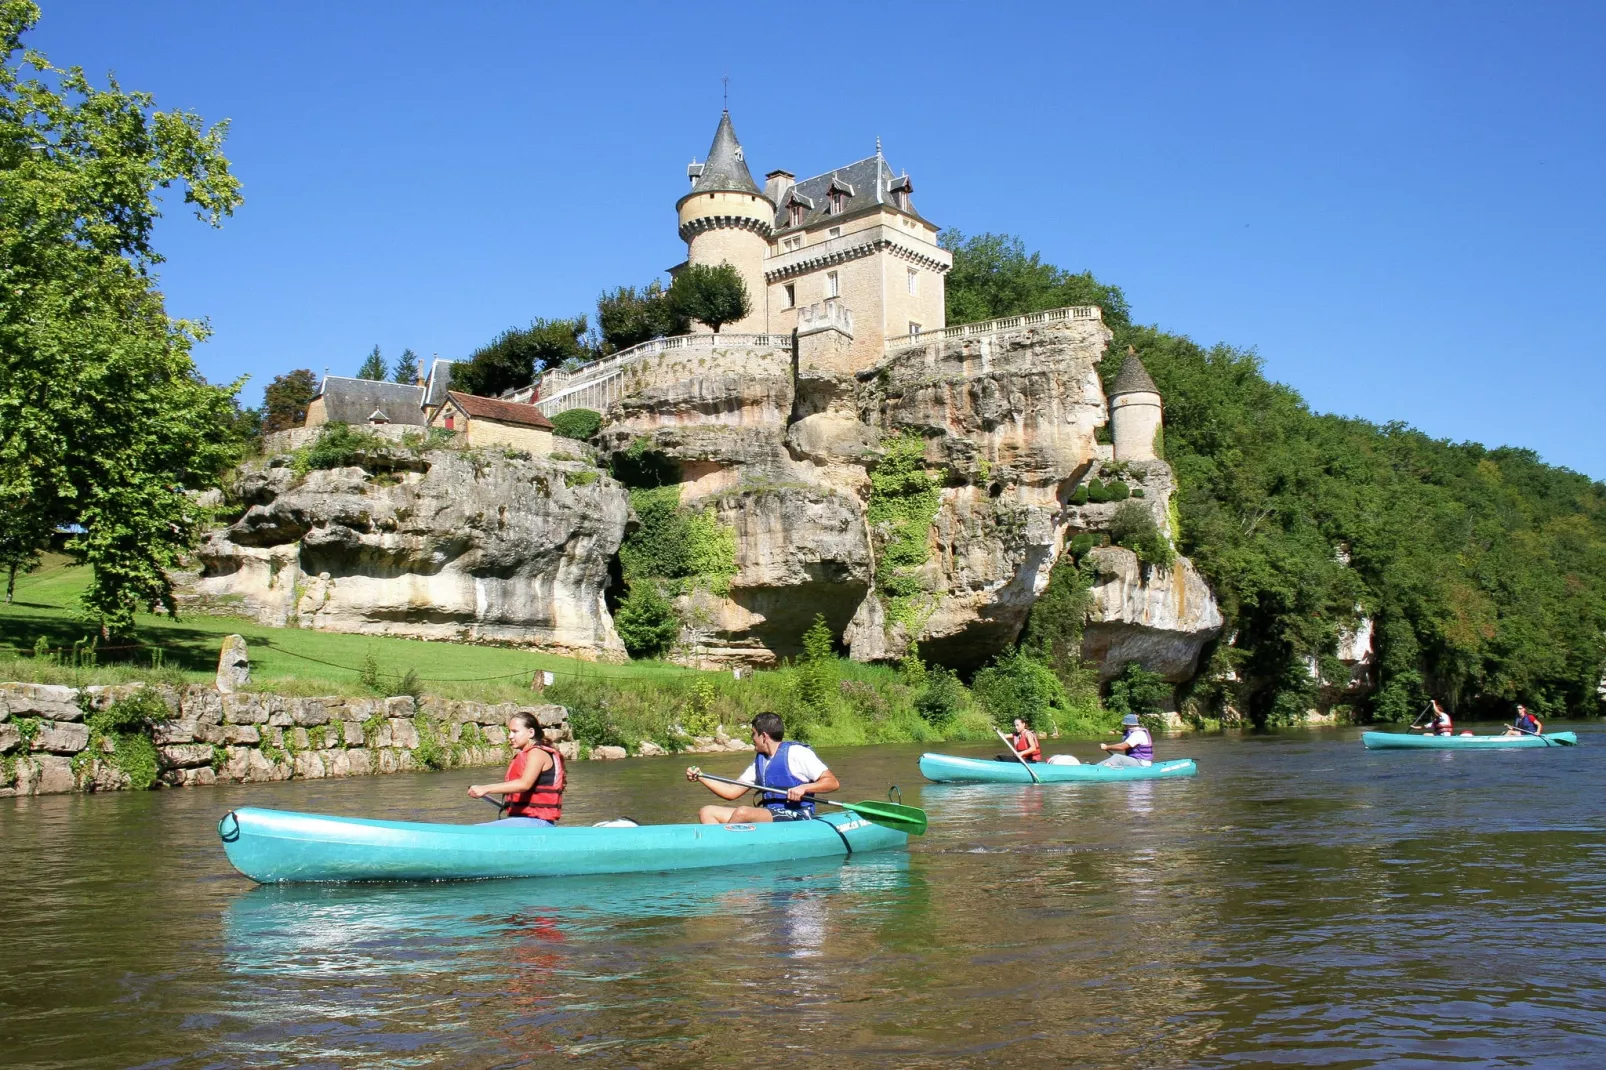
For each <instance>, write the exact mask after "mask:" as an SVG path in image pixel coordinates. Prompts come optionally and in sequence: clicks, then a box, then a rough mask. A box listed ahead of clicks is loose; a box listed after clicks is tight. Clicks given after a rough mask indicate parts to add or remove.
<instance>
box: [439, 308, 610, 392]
mask: <svg viewBox="0 0 1606 1070" xmlns="http://www.w3.org/2000/svg"><path fill="white" fill-rule="evenodd" d="M585 333H586V318H585V317H584V316H577V317H575V318H574V319H569V320H562V319H558V320H546V319H535V320H531V321H530V325H529V326H528V327H509V328H508V329H507V330H505V331H503V332H502V333H501V334H499V335H497V336H496V338H495V339H494V340H493V341H492V342H491V343H490V344H489V345H487V346H483V347H481V348H480V349H476V350H475V351H474V352H473V353H471V354H469V357H468V360H467V361H465V362H463V363H460V364H457V365H455V366H454V367H453V368H452V389H454V390H459V391H461V392H463V393H465V394H477V395H479V396H480V397H496V396H497V395H498V394H500V393H502V392H503V391H504V390H512V389H516V388H517V387H521V386H529V385H530V383H532V382H534V381H535V377H536V375H538V374H539V373H541V372H543V371H545V370H546V369H548V368H555V367H557V366H558V365H560V364H563V363H564V362H566V361H573V360H586V359H589V358H590V357H592V356H593V355H594V354H593V353H592V352H591V351H590V350H589V349H587V348H586V347H585V344H584V343H583V342H582V341H581V338H582V336H583V335H584V334H585Z"/></svg>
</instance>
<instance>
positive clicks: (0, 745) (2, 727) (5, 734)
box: [0, 722, 22, 754]
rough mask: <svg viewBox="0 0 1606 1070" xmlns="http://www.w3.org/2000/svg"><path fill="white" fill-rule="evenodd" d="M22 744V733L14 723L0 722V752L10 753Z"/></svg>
mask: <svg viewBox="0 0 1606 1070" xmlns="http://www.w3.org/2000/svg"><path fill="white" fill-rule="evenodd" d="M20 746H22V733H21V732H19V731H17V726H16V725H14V724H5V723H3V722H0V754H10V753H11V752H12V751H14V750H16V749H17V748H18V747H20Z"/></svg>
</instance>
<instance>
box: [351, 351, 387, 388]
mask: <svg viewBox="0 0 1606 1070" xmlns="http://www.w3.org/2000/svg"><path fill="white" fill-rule="evenodd" d="M357 378H359V379H377V380H380V381H383V380H384V379H385V378H386V375H385V358H384V357H383V356H381V355H380V353H379V346H378V345H375V346H374V350H373V352H372V353H369V354H368V359H367V360H365V361H363V362H362V367H360V368H358V369H357Z"/></svg>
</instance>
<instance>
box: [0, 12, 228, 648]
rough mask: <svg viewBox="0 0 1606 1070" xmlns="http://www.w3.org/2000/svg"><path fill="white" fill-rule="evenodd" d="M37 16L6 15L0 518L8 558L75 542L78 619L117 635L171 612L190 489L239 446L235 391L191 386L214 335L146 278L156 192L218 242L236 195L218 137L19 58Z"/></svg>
mask: <svg viewBox="0 0 1606 1070" xmlns="http://www.w3.org/2000/svg"><path fill="white" fill-rule="evenodd" d="M38 18H39V9H38V8H37V7H36V6H35V5H34V4H33V3H31V2H28V0H0V294H3V295H4V297H3V298H0V354H3V355H4V360H5V372H4V374H3V375H0V514H4V515H8V516H13V517H16V518H19V522H18V523H17V524H16V525H15V526H13V527H11V528H8V537H12V538H16V539H18V540H19V541H18V542H17V543H14V544H12V545H11V546H10V548H9V552H12V553H22V554H26V553H27V552H29V551H30V550H37V549H39V548H41V547H42V546H43V538H44V536H43V535H42V534H41V533H48V532H51V531H54V530H56V529H58V528H65V527H70V526H72V525H78V526H80V528H81V533H80V534H77V535H74V536H73V538H72V539H70V540H69V542H68V544H67V549H68V551H69V552H70V553H72V554H73V555H74V556H76V557H77V558H78V559H79V560H80V561H83V562H86V563H88V564H89V565H91V566H92V568H93V576H92V579H91V581H90V584H89V587H88V590H87V592H86V594H85V596H84V597H85V602H86V603H87V609H88V611H89V613H90V614H91V616H93V617H94V618H97V619H98V620H99V621H100V624H101V631H102V634H103V635H111V634H114V633H124V632H127V631H128V630H129V629H130V628H132V626H133V620H134V612H135V610H136V609H137V608H138V607H140V606H142V605H144V606H153V605H161V606H165V607H166V608H167V609H168V610H169V611H175V610H176V609H177V606H176V605H175V604H174V601H173V595H172V586H171V583H170V582H169V580H168V577H167V569H168V568H169V567H170V566H172V565H173V564H174V563H175V562H176V560H177V558H178V556H179V554H180V553H182V552H183V551H184V550H186V549H188V548H189V547H190V546H191V545H193V542H194V539H195V538H196V536H197V534H198V529H199V525H200V523H201V522H202V519H203V516H204V514H203V512H202V510H201V509H200V508H199V507H197V506H196V505H195V503H194V501H193V500H192V499H191V498H190V497H189V495H188V494H187V493H186V491H188V490H192V489H199V488H202V487H206V486H213V485H215V484H216V483H217V481H218V479H219V477H220V476H221V474H222V472H223V471H224V470H225V469H226V467H227V466H228V465H229V464H231V463H232V462H233V461H234V460H235V459H236V458H237V457H238V455H239V452H240V450H241V449H242V446H243V443H242V442H241V441H240V439H239V437H238V436H239V432H238V428H237V425H236V419H235V403H234V394H235V392H236V391H237V390H238V388H239V384H238V383H236V384H234V386H233V387H231V388H222V387H217V386H213V385H211V384H209V383H207V382H206V381H205V380H203V379H202V378H201V377H200V376H199V375H198V374H197V373H196V370H195V365H194V363H193V361H192V360H191V358H190V350H191V347H192V346H193V345H194V344H195V343H196V342H197V341H199V340H200V339H202V338H204V337H205V335H206V330H205V327H204V325H203V324H200V323H195V322H191V321H186V320H177V319H171V318H169V316H168V315H167V311H166V309H165V307H164V305H163V301H162V295H161V292H160V291H159V290H158V288H157V285H156V280H155V278H154V277H153V274H152V269H153V267H154V266H155V265H156V264H159V263H160V262H161V259H162V258H161V256H160V255H159V254H158V253H157V252H156V251H155V249H154V248H153V247H152V244H151V235H152V231H153V228H154V225H155V221H156V220H157V219H158V218H159V217H160V214H161V213H160V211H159V209H158V205H157V202H156V199H155V198H156V194H157V191H158V190H162V189H172V188H175V187H177V188H182V189H183V191H184V201H185V203H187V204H189V205H192V206H193V207H194V209H195V212H196V215H197V216H198V217H199V218H200V219H202V220H203V221H205V222H207V223H210V224H212V225H214V226H216V225H217V224H218V223H219V222H220V221H221V220H222V218H223V217H224V216H226V215H229V214H231V213H232V212H233V210H234V208H235V206H236V205H238V204H239V203H240V192H239V182H238V181H237V180H236V179H235V178H234V176H233V175H232V174H231V173H230V171H229V163H228V160H227V159H226V158H225V157H224V155H223V152H222V146H223V138H224V135H225V133H226V130H227V124H226V123H218V124H216V125H214V126H213V127H212V128H211V129H210V130H207V129H205V128H204V126H203V123H202V120H201V119H200V117H199V116H196V115H194V114H191V113H189V112H182V111H169V112H162V111H157V110H155V108H154V104H153V101H152V99H151V97H150V96H149V95H147V94H144V93H130V92H125V91H124V90H123V89H122V87H121V86H120V85H119V84H118V83H117V82H116V80H115V79H111V80H109V86H108V88H106V89H97V88H95V87H94V86H93V85H91V84H90V82H89V81H88V79H87V78H86V77H85V76H84V73H83V71H82V70H80V69H79V68H76V67H70V68H66V69H60V68H56V67H53V66H51V65H50V64H49V63H48V61H47V60H46V59H45V58H44V57H43V56H41V55H39V54H38V53H35V52H32V51H23V49H22V45H21V38H22V36H23V35H24V34H25V33H27V32H28V31H29V30H31V29H32V28H33V27H34V25H35V23H36V22H37V21H38ZM75 530H76V529H75Z"/></svg>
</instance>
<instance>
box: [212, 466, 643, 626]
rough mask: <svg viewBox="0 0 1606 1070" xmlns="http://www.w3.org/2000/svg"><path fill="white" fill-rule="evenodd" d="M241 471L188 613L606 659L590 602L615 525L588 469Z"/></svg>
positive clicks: (606, 622) (613, 506)
mask: <svg viewBox="0 0 1606 1070" xmlns="http://www.w3.org/2000/svg"><path fill="white" fill-rule="evenodd" d="M288 462H289V459H288V458H285V457H280V458H275V459H272V460H269V461H266V462H261V463H258V464H255V465H251V466H248V467H247V468H246V469H245V470H244V471H243V472H242V473H241V475H240V476H239V478H238V480H237V481H236V484H235V486H234V488H233V494H234V497H235V498H236V499H237V500H238V501H240V502H241V503H242V504H244V505H245V506H246V507H247V508H246V510H245V512H244V515H242V516H241V517H240V518H239V520H237V521H236V522H235V523H233V524H232V525H230V526H229V527H227V528H224V529H222V530H219V531H214V532H212V533H211V534H210V535H209V536H208V537H207V539H206V540H205V542H204V543H203V544H202V545H201V547H200V549H199V551H198V552H197V555H196V556H197V559H198V563H199V565H200V567H199V569H198V570H196V571H194V572H193V573H191V574H189V575H187V576H185V577H182V582H181V585H180V596H181V602H182V604H183V605H184V606H185V608H187V609H190V610H192V611H193V610H201V611H206V610H212V611H220V612H226V613H230V614H234V615H239V614H244V615H247V616H251V617H254V618H256V619H258V620H260V621H262V622H264V623H269V624H276V625H284V624H293V625H297V626H299V627H303V628H315V629H324V630H328V631H341V632H359V633H365V634H386V635H407V636H416V637H419V638H426V639H453V640H467V641H476V640H493V641H500V642H515V643H530V644H537V645H540V646H541V647H543V648H544V649H550V650H556V651H561V652H563V653H567V654H572V655H575V656H579V657H620V656H622V655H623V649H624V648H623V646H622V645H621V644H620V642H619V639H618V636H617V635H616V634H615V632H614V629H613V621H612V618H611V617H610V616H609V613H608V609H607V606H606V605H605V602H604V594H605V592H606V589H607V587H608V583H609V568H610V565H611V562H612V560H613V557H614V555H615V554H616V553H617V552H618V549H619V543H620V540H621V539H622V538H623V536H624V530H625V524H626V522H627V519H628V516H629V501H628V498H627V496H626V493H625V491H624V489H623V488H622V487H620V486H619V485H618V484H617V483H615V482H614V481H613V480H612V479H610V478H608V477H607V476H604V475H600V474H599V473H598V472H597V470H596V469H595V468H591V467H588V466H585V465H580V464H569V463H563V462H551V461H545V460H538V459H530V458H528V457H527V456H525V455H522V454H518V453H516V452H514V451H500V450H434V451H430V452H426V453H423V454H422V455H420V456H417V457H413V456H411V455H410V454H403V453H398V454H396V455H393V456H391V455H387V456H382V457H380V458H376V459H375V460H373V461H372V462H365V464H364V466H362V467H358V466H353V467H347V468H335V469H329V470H324V471H312V472H309V473H307V474H306V475H305V476H297V475H296V473H295V471H294V470H293V469H292V468H291V467H290V465H289V463H288Z"/></svg>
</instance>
